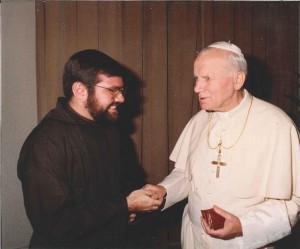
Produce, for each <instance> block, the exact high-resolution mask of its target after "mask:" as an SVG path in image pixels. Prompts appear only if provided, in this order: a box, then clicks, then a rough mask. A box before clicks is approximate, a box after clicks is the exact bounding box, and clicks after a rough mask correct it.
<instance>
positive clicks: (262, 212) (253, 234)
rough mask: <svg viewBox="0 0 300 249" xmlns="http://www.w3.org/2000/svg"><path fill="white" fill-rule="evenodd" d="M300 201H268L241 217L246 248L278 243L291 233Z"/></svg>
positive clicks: (297, 199) (293, 199) (294, 199)
mask: <svg viewBox="0 0 300 249" xmlns="http://www.w3.org/2000/svg"><path fill="white" fill-rule="evenodd" d="M299 207H300V199H299V198H298V197H295V196H293V197H292V199H291V200H289V201H283V200H274V199H268V200H267V201H265V202H263V203H261V204H259V205H256V207H255V208H254V209H252V210H251V211H249V212H248V213H246V214H245V215H243V216H241V217H239V218H240V221H241V224H242V228H243V239H244V248H246V249H255V248H260V247H262V246H265V245H267V244H269V243H271V242H274V241H277V240H279V239H281V238H283V237H285V236H287V235H289V234H290V232H291V226H293V225H295V224H296V222H297V216H298V213H299Z"/></svg>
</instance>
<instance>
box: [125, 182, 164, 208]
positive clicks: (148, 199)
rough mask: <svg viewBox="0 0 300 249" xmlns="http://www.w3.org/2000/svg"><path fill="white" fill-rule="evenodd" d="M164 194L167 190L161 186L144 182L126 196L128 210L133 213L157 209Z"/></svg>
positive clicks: (161, 202)
mask: <svg viewBox="0 0 300 249" xmlns="http://www.w3.org/2000/svg"><path fill="white" fill-rule="evenodd" d="M166 194H167V191H166V189H165V188H164V187H163V186H160V185H151V184H146V185H145V186H144V187H143V188H141V189H138V190H135V191H133V192H131V193H130V194H129V196H127V198H126V199H127V205H128V211H129V212H131V213H134V212H149V211H155V210H158V209H159V207H160V206H161V205H162V204H163V201H164V198H165V196H166Z"/></svg>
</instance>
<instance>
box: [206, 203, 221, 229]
mask: <svg viewBox="0 0 300 249" xmlns="http://www.w3.org/2000/svg"><path fill="white" fill-rule="evenodd" d="M201 213H202V217H203V219H204V220H205V221H206V223H207V224H208V226H209V227H210V229H214V230H218V229H221V228H223V227H224V222H225V219H224V217H222V216H221V215H219V214H217V213H216V212H215V210H214V209H213V208H211V209H205V210H201Z"/></svg>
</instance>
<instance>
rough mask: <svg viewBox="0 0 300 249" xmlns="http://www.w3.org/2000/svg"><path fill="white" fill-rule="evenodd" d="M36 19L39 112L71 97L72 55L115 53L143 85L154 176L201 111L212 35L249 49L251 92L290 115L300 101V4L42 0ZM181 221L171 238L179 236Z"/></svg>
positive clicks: (141, 151)
mask: <svg viewBox="0 0 300 249" xmlns="http://www.w3.org/2000/svg"><path fill="white" fill-rule="evenodd" d="M36 21H37V31H36V38H37V80H38V116H39V118H40V119H41V118H42V117H43V116H44V115H45V114H46V113H47V112H48V111H49V110H50V109H52V108H53V107H54V106H55V103H56V99H57V97H58V96H60V95H62V83H61V82H62V81H61V78H62V69H63V66H64V63H65V62H66V60H67V59H68V57H69V56H70V55H72V54H73V53H74V52H76V51H78V50H82V49H87V48H94V49H99V50H101V51H103V52H105V53H107V54H108V55H110V56H112V57H113V58H115V59H116V60H118V61H119V62H121V63H122V64H123V65H125V66H126V67H128V68H129V69H130V70H132V72H133V73H134V74H135V76H136V77H137V79H139V80H140V81H141V82H142V86H141V88H140V89H139V93H140V94H141V96H142V102H140V103H139V105H140V106H139V108H140V112H139V113H136V114H137V115H134V117H133V124H134V130H133V131H132V133H131V138H132V140H133V143H134V148H135V150H136V155H137V159H138V162H139V163H140V164H141V165H142V167H143V168H144V170H145V172H146V174H147V177H148V178H147V179H148V181H149V182H151V183H158V182H159V181H161V180H162V179H163V178H164V177H165V176H166V175H167V174H168V173H169V172H170V171H171V170H172V169H173V164H172V163H171V162H169V160H168V156H169V154H170V152H171V151H172V149H173V147H174V145H175V143H176V141H177V139H178V137H179V135H180V133H181V131H182V129H183V128H184V126H185V124H186V123H187V121H188V120H189V119H190V118H191V116H192V115H193V114H194V113H196V112H197V111H198V109H199V107H198V102H197V97H196V96H195V95H194V94H193V85H194V82H193V61H194V59H195V56H196V52H197V51H199V50H200V49H201V48H203V47H205V46H207V45H209V44H211V43H212V42H215V41H221V40H223V41H231V42H232V43H235V44H236V45H238V46H239V47H240V48H241V49H242V51H243V52H244V54H245V55H247V59H248V61H249V70H250V74H249V78H248V81H247V88H248V89H249V90H250V92H252V93H253V94H255V95H256V96H259V97H262V98H264V99H266V100H268V101H270V102H272V103H274V104H276V105H278V106H279V107H281V108H283V109H284V110H285V111H286V112H290V111H292V110H293V108H294V107H293V106H292V105H291V104H290V103H289V102H288V101H287V99H286V98H285V95H295V94H296V95H297V94H298V93H297V87H296V84H297V71H298V3H297V2H282V1H281V2H223V1H220V2H218V1H216V2H209V1H204V2H202V1H182V2H180V1H137V2H136V1H122V2H117V1H111V2H110V1H43V2H42V1H38V2H36ZM131 103H137V102H134V101H133V102H131ZM179 226H180V224H179V225H178V226H175V228H174V229H172V230H171V232H170V233H167V234H169V235H165V236H164V241H165V243H169V244H170V243H171V242H172V241H175V242H176V241H179V235H178V234H179V228H178V227H179Z"/></svg>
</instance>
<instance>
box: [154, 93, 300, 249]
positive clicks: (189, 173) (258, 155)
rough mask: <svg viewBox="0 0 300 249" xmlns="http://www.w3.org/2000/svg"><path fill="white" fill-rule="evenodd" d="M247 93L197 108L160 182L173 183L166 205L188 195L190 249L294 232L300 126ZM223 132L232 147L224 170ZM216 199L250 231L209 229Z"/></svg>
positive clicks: (185, 230)
mask: <svg viewBox="0 0 300 249" xmlns="http://www.w3.org/2000/svg"><path fill="white" fill-rule="evenodd" d="M244 93H245V96H244V98H243V100H242V102H241V103H240V104H239V105H238V106H237V107H236V108H235V109H233V110H231V111H229V112H224V113H223V112H222V113H221V112H215V113H211V112H210V113H209V112H206V111H204V110H202V111H200V112H199V113H197V114H196V115H195V116H194V117H193V118H192V119H191V120H190V122H189V123H188V124H187V125H186V127H185V129H184V130H183V132H182V134H181V136H180V138H179V140H178V141H177V143H176V146H175V148H174V150H173V152H172V154H171V156H170V159H171V160H172V161H175V162H176V163H175V168H174V170H173V171H172V172H171V174H170V175H169V176H167V177H166V178H165V179H164V180H163V181H162V182H161V183H160V185H163V186H164V187H165V188H166V189H167V199H166V204H165V208H164V209H166V208H168V207H170V206H171V205H173V204H174V203H176V202H178V201H180V200H182V199H184V198H186V197H188V204H187V206H186V207H185V210H184V214H183V219H182V232H181V244H182V248H183V249H198V248H214V249H226V248H228V249H235V248H260V247H263V246H266V245H268V244H269V243H271V242H274V241H276V240H279V239H281V238H283V237H285V236H287V235H288V234H290V232H291V227H292V226H294V225H295V224H296V222H297V221H298V218H299V217H298V216H299V210H300V198H299V197H300V144H299V132H298V131H297V129H296V128H295V126H294V124H293V122H292V121H291V120H290V118H289V117H288V116H287V115H286V114H285V113H284V112H283V111H282V110H280V109H279V108H277V107H275V106H274V105H271V104H270V103H267V102H265V101H262V100H260V99H258V98H255V97H252V96H251V95H250V94H249V93H248V92H247V91H246V90H244ZM252 98H253V101H252V105H251V100H252ZM250 105H251V109H250V112H249V116H248V120H247V121H246V117H247V113H248V110H249V107H250ZM210 115H212V117H211V116H210ZM210 118H211V125H210V126H211V132H210V136H209V143H210V146H211V147H213V148H215V149H211V148H210V147H209V146H208V126H209V120H210ZM245 122H246V125H245V128H244V131H243V133H242V135H241V137H240V138H239V136H240V134H241V132H242V130H243V126H244V124H245ZM220 137H222V142H223V145H224V146H225V147H226V148H227V149H225V148H222V153H221V161H222V162H225V163H226V166H221V167H220V175H219V178H217V177H216V169H217V166H216V165H213V164H212V161H217V155H218V149H217V148H216V147H217V144H218V142H219V140H220ZM236 141H237V142H236ZM233 144H234V146H232V145H233ZM231 146H232V147H231ZM228 147H231V148H228ZM213 205H217V206H219V207H221V208H222V209H225V210H226V211H228V212H230V213H232V214H234V215H236V216H238V217H239V219H240V221H241V224H242V229H243V236H240V237H236V238H233V239H229V240H222V239H216V238H212V237H210V236H209V235H207V234H206V233H205V232H204V230H203V229H202V226H201V224H200V216H201V213H200V210H202V209H208V208H212V206H213Z"/></svg>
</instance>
